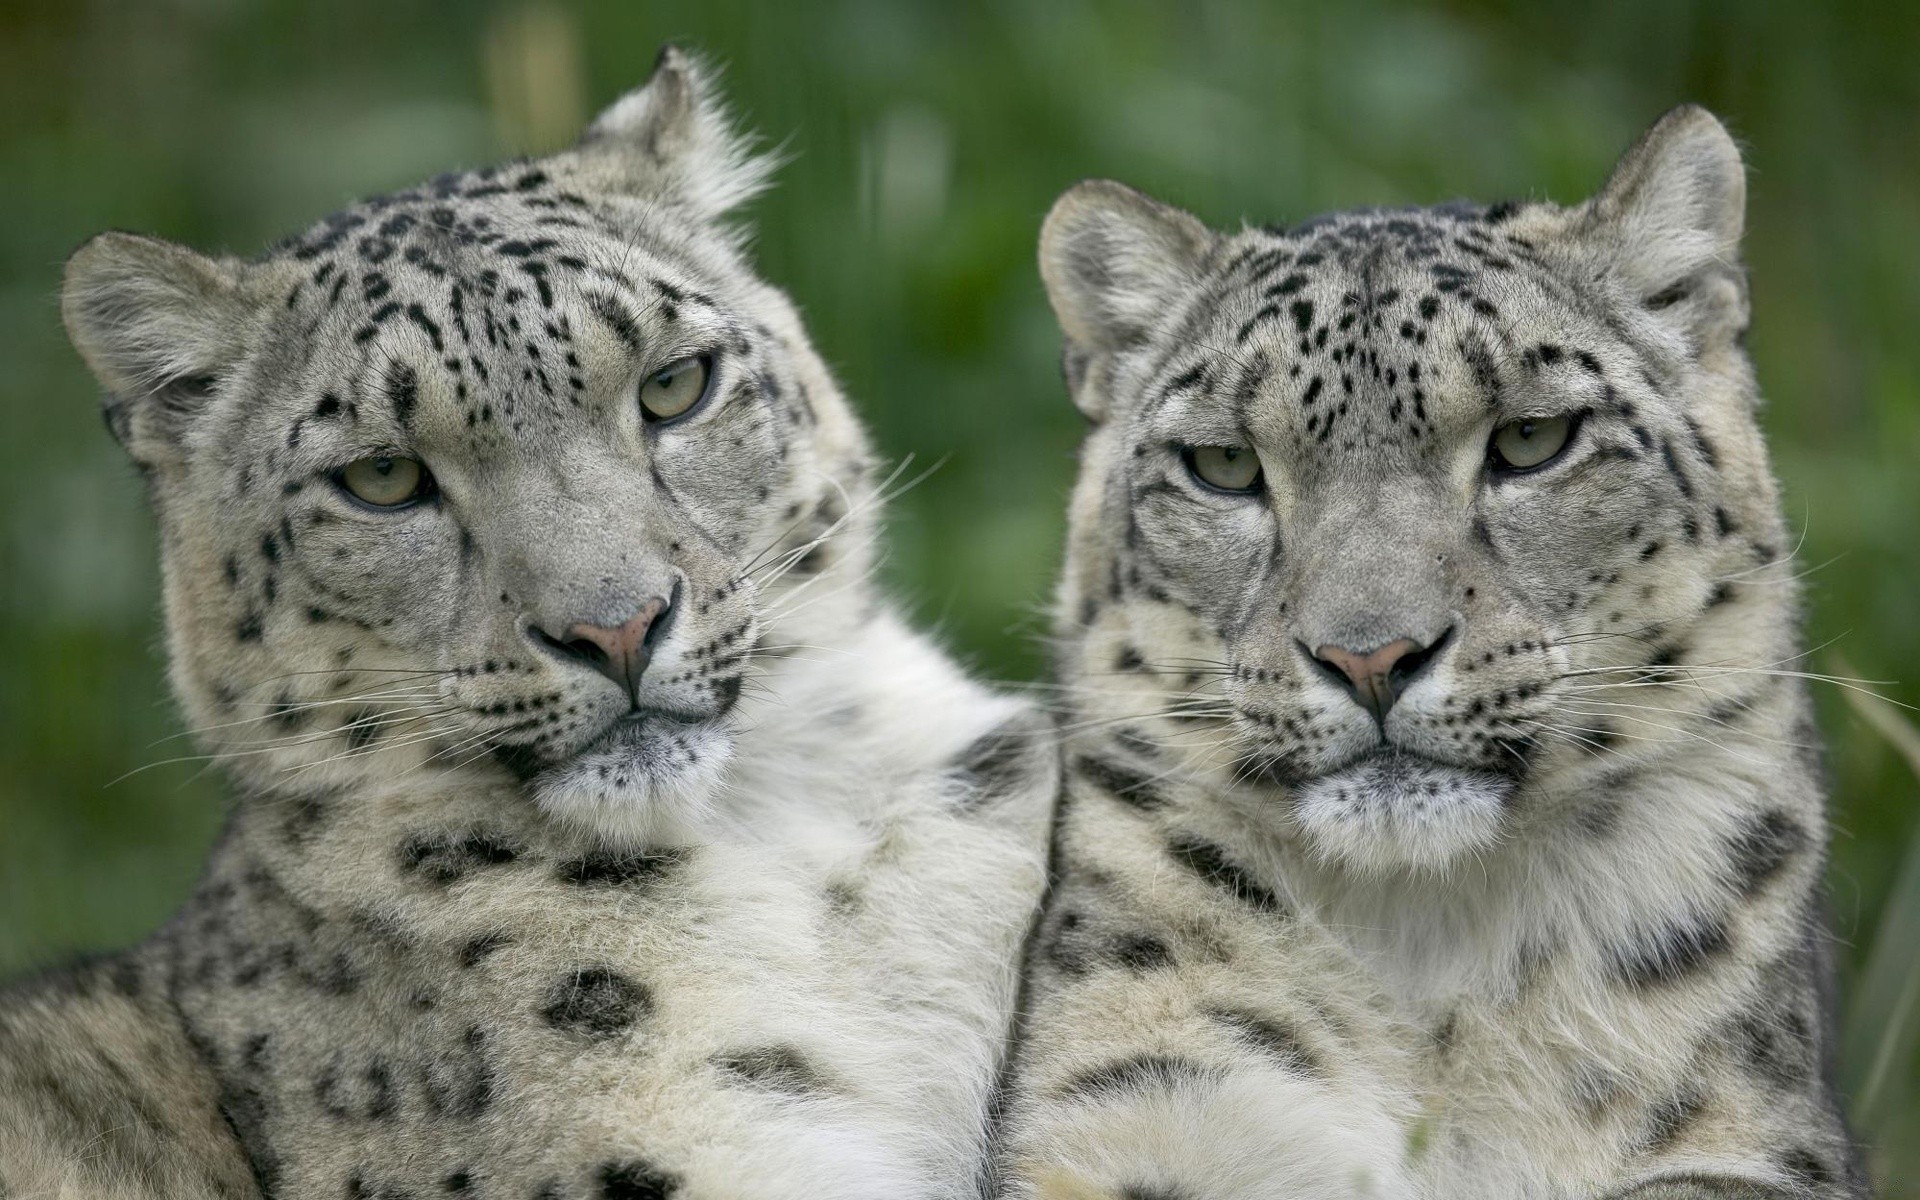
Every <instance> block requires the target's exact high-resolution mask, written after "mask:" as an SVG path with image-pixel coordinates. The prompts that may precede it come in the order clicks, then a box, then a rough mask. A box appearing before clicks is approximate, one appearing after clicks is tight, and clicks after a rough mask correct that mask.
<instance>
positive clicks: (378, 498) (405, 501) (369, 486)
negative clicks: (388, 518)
mask: <svg viewBox="0 0 1920 1200" xmlns="http://www.w3.org/2000/svg"><path fill="white" fill-rule="evenodd" d="M335 479H336V480H337V481H338V482H339V484H340V486H341V487H342V488H344V489H345V490H346V492H347V494H348V495H350V496H352V497H353V498H354V499H356V500H358V501H360V503H362V504H366V505H370V506H372V507H374V508H408V507H411V506H412V505H415V504H418V503H419V502H420V501H422V500H424V499H426V498H427V497H428V496H430V495H432V494H433V476H432V475H431V474H429V473H428V472H427V467H426V464H425V463H423V462H421V461H420V460H419V459H417V458H393V457H389V456H385V455H382V456H377V457H374V458H356V459H354V460H353V461H352V462H350V463H348V464H347V465H346V466H344V467H342V468H340V473H339V474H338V475H336V476H335Z"/></svg>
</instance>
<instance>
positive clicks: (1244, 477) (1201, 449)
mask: <svg viewBox="0 0 1920 1200" xmlns="http://www.w3.org/2000/svg"><path fill="white" fill-rule="evenodd" d="M1181 457H1182V458H1184V459H1185V460H1186V463H1187V470H1188V471H1191V472H1192V473H1193V477H1194V478H1195V479H1197V480H1199V481H1200V482H1201V484H1203V485H1204V486H1206V487H1210V488H1212V489H1213V490H1214V491H1216V492H1236V493H1245V492H1253V491H1258V490H1259V488H1260V456H1259V455H1258V454H1255V453H1254V452H1253V447H1251V446H1189V447H1187V449H1186V450H1185V451H1184V452H1183V453H1182V455H1181Z"/></svg>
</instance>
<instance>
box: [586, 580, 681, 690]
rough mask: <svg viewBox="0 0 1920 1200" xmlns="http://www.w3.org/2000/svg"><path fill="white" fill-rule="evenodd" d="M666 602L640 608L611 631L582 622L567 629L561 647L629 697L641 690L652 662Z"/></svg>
mask: <svg viewBox="0 0 1920 1200" xmlns="http://www.w3.org/2000/svg"><path fill="white" fill-rule="evenodd" d="M666 611H667V602H666V601H665V600H663V599H661V598H660V597H658V596H655V597H654V598H653V599H651V600H649V601H647V602H646V603H645V604H643V605H641V606H640V611H639V612H637V613H635V614H633V615H632V616H631V617H628V618H627V619H626V620H625V621H623V622H621V623H620V624H619V625H617V626H614V627H612V628H608V627H607V626H605V625H587V624H584V623H581V624H574V625H569V626H567V634H566V638H565V639H564V641H563V642H562V643H561V648H562V649H564V650H565V651H566V652H567V653H568V654H569V655H571V656H572V657H574V658H577V659H579V660H580V661H581V662H584V663H586V664H587V665H588V666H590V667H592V668H593V669H594V670H596V671H598V672H600V673H601V674H602V675H605V676H606V677H607V678H608V679H611V680H613V681H614V682H615V683H617V684H619V685H620V686H621V687H623V688H625V689H627V694H628V695H629V696H633V695H635V694H636V693H637V692H638V691H639V689H640V677H641V676H642V675H644V674H646V670H647V664H648V663H649V662H650V661H652V659H653V643H654V641H655V637H654V634H655V631H656V629H662V628H665V626H664V625H663V624H661V622H660V617H661V616H662V615H663V614H664V613H665V612H666Z"/></svg>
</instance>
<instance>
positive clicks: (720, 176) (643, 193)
mask: <svg viewBox="0 0 1920 1200" xmlns="http://www.w3.org/2000/svg"><path fill="white" fill-rule="evenodd" d="M560 159H561V160H563V161H564V162H565V163H566V164H567V165H568V166H570V167H571V168H572V170H573V171H574V173H575V176H576V178H578V179H579V181H580V182H581V184H582V185H583V186H585V187H587V188H589V189H591V190H594V191H598V192H602V193H606V194H613V195H628V196H637V197H643V198H647V199H655V200H665V201H671V202H674V203H678V204H682V205H685V206H686V207H687V208H689V209H691V210H692V211H693V212H694V213H695V214H696V215H697V216H699V217H700V218H701V219H702V220H711V219H712V218H715V217H718V216H721V215H723V214H724V213H727V212H729V211H730V210H732V209H735V208H738V207H739V206H740V205H742V204H745V203H746V202H747V201H749V200H751V199H753V198H754V197H755V196H757V195H759V194H760V193H761V192H762V191H764V190H765V189H766V186H767V184H768V182H769V179H770V177H771V176H772V174H773V171H774V168H775V167H776V166H778V165H779V163H778V161H777V160H776V159H775V158H774V157H773V156H771V155H765V154H755V153H753V150H752V143H751V141H750V139H748V138H747V137H746V136H745V135H743V134H741V133H739V132H738V131H737V130H735V129H734V128H733V123H732V121H731V120H729V118H728V116H727V111H726V106H725V105H724V104H722V103H721V101H720V99H719V97H718V96H716V95H715V94H714V87H713V79H712V71H711V70H710V69H709V68H707V67H706V66H705V65H703V64H702V63H700V62H699V61H697V60H696V59H694V58H693V57H691V56H690V55H688V54H687V53H686V52H685V51H683V50H681V49H680V48H679V47H678V46H667V47H666V48H664V49H662V50H661V51H660V58H659V61H658V62H657V63H656V64H655V65H654V68H653V75H652V77H651V78H649V79H648V80H647V82H646V83H645V84H643V85H642V86H640V87H638V88H636V89H634V90H633V91H631V92H628V93H627V94H626V95H624V96H622V97H620V99H618V100H616V101H614V102H613V105H612V106H611V107H609V108H608V109H607V110H606V111H605V112H603V113H601V114H600V115H599V116H598V117H596V118H594V121H593V124H592V125H590V126H588V127H587V132H586V133H585V135H583V136H582V137H581V139H580V141H579V142H578V143H577V144H576V145H575V146H574V147H573V149H571V150H568V151H566V152H564V153H563V154H562V155H561V156H560Z"/></svg>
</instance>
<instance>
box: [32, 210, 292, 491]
mask: <svg viewBox="0 0 1920 1200" xmlns="http://www.w3.org/2000/svg"><path fill="white" fill-rule="evenodd" d="M255 272H256V269H255V268H252V267H249V266H247V265H246V264H244V263H241V262H239V261H237V260H234V259H213V258H208V257H206V256H205V255H203V254H199V253H196V252H195V251H192V250H189V249H187V248H186V247H185V246H179V245H175V244H174V243H172V242H167V241H162V240H160V239H159V238H150V237H143V236H141V235H139V234H133V233H120V232H110V233H103V234H100V235H98V236H96V237H94V238H92V239H91V240H89V241H87V242H86V243H85V244H83V245H82V246H81V247H80V248H79V249H78V250H75V251H74V252H73V254H72V256H71V257H69V258H68V259H67V269H66V280H65V283H64V284H63V286H62V287H61V291H60V316H61V319H62V320H63V321H64V322H65V324H66V327H67V337H68V338H69V339H70V340H71V341H72V342H73V345H74V348H75V349H77V350H78V351H80V357H81V358H83V359H85V360H86V363H87V366H88V367H89V368H90V369H91V370H92V371H93V374H94V377H95V378H97V379H98V380H99V381H100V383H101V385H102V386H103V387H105V388H106V390H107V399H106V413H107V426H108V428H109V429H111V430H112V431H113V434H114V436H115V437H116V438H118V439H119V440H120V443H121V444H122V445H123V446H125V447H126V448H127V450H128V451H129V452H130V453H131V454H132V455H133V457H134V458H135V459H136V460H137V461H140V462H143V463H149V464H150V463H153V462H156V461H158V460H160V459H162V458H166V457H171V456H173V455H175V454H176V453H177V451H178V447H179V443H180V439H181V435H182V434H183V433H184V431H185V429H186V427H187V425H188V424H189V423H190V422H191V421H192V419H193V417H194V415H195V414H197V413H198V412H199V411H200V409H201V408H202V407H203V406H204V405H205V403H206V402H207V400H208V398H209V397H211V396H212V395H213V392H214V389H215V388H216V387H217V386H218V385H219V383H220V381H221V379H222V378H223V377H224V376H225V375H226V374H227V373H228V372H229V371H231V370H232V368H233V367H234V366H235V365H237V364H238V363H239V361H240V359H241V357H242V356H243V355H245V353H246V351H247V346H248V344H249V339H250V337H251V335H252V332H253V330H254V328H255V326H256V325H257V324H258V322H259V320H260V318H261V315H262V313H263V311H264V300H263V297H262V295H261V291H262V289H261V287H260V286H259V283H258V281H257V280H256V279H255Z"/></svg>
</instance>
